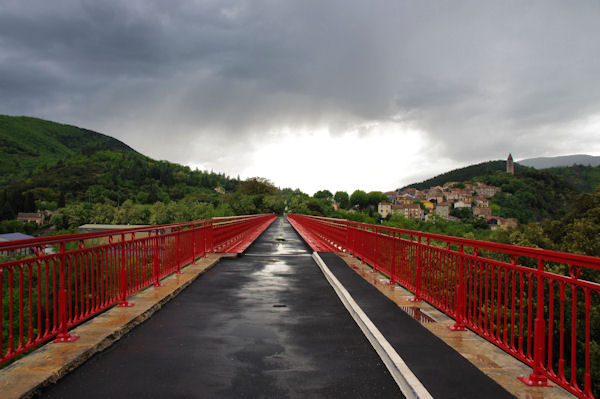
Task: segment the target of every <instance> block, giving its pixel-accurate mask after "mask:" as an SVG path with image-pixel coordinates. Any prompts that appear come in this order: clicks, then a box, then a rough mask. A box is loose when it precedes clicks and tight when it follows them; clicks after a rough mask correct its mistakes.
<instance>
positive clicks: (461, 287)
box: [448, 244, 466, 331]
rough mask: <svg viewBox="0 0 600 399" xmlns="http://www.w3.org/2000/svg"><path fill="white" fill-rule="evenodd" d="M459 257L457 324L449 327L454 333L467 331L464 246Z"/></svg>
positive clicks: (456, 300) (456, 303)
mask: <svg viewBox="0 0 600 399" xmlns="http://www.w3.org/2000/svg"><path fill="white" fill-rule="evenodd" d="M458 252H459V255H458V285H457V286H456V288H455V292H454V306H455V312H456V315H455V318H454V320H455V323H454V325H452V326H448V329H450V330H452V331H465V330H466V327H465V281H464V257H465V250H464V247H463V244H460V246H459V250H458Z"/></svg>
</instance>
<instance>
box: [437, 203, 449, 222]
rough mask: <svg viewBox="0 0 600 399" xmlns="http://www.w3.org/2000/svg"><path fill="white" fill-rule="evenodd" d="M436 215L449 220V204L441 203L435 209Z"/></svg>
mask: <svg viewBox="0 0 600 399" xmlns="http://www.w3.org/2000/svg"><path fill="white" fill-rule="evenodd" d="M435 214H436V215H439V216H441V217H443V218H445V219H447V218H448V216H450V204H449V203H447V202H440V203H439V204H437V205H436V207H435Z"/></svg>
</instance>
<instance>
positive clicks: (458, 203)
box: [454, 201, 471, 208]
mask: <svg viewBox="0 0 600 399" xmlns="http://www.w3.org/2000/svg"><path fill="white" fill-rule="evenodd" d="M470 207H471V203H470V202H465V201H456V202H455V203H454V208H470Z"/></svg>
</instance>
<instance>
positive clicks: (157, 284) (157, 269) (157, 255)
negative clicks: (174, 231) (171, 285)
mask: <svg viewBox="0 0 600 399" xmlns="http://www.w3.org/2000/svg"><path fill="white" fill-rule="evenodd" d="M160 240H161V238H160V231H159V230H158V229H156V236H155V237H154V284H152V286H153V287H163V286H164V284H162V283H161V282H160Z"/></svg>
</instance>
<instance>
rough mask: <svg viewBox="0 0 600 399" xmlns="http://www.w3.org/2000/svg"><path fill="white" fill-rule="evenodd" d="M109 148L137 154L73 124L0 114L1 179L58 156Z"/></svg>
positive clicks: (24, 171) (54, 161)
mask: <svg viewBox="0 0 600 399" xmlns="http://www.w3.org/2000/svg"><path fill="white" fill-rule="evenodd" d="M101 150H110V151H120V152H124V153H132V154H137V155H141V154H138V153H137V152H135V151H134V150H133V149H131V148H130V147H129V146H128V145H126V144H124V143H122V142H120V141H119V140H117V139H114V138H112V137H109V136H106V135H104V134H100V133H96V132H93V131H91V130H86V129H81V128H78V127H75V126H70V125H63V124H60V123H55V122H49V121H45V120H43V119H38V118H31V117H26V116H18V117H15V116H7V115H0V170H1V171H2V174H1V175H0V183H4V182H5V181H6V178H9V177H14V176H19V175H22V174H27V173H31V172H34V171H35V170H36V168H40V167H44V166H51V165H54V164H56V162H57V161H59V160H65V159H67V158H70V157H73V156H76V155H91V154H93V153H95V152H97V151H101Z"/></svg>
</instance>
